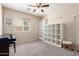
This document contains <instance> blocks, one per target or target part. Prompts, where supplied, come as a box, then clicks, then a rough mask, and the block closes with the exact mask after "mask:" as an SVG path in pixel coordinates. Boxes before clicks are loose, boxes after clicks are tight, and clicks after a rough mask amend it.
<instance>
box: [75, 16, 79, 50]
mask: <svg viewBox="0 0 79 59" xmlns="http://www.w3.org/2000/svg"><path fill="white" fill-rule="evenodd" d="M76 49H77V50H78V51H79V15H78V16H77V17H76Z"/></svg>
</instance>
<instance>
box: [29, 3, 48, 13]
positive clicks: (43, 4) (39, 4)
mask: <svg viewBox="0 0 79 59" xmlns="http://www.w3.org/2000/svg"><path fill="white" fill-rule="evenodd" d="M28 6H31V7H36V8H38V9H39V8H43V7H49V4H46V3H36V4H35V5H28ZM35 11H36V9H34V10H33V12H35ZM41 12H44V10H43V9H41Z"/></svg>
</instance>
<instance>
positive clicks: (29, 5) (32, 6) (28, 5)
mask: <svg viewBox="0 0 79 59" xmlns="http://www.w3.org/2000/svg"><path fill="white" fill-rule="evenodd" d="M28 6H31V7H36V6H35V5H28Z"/></svg>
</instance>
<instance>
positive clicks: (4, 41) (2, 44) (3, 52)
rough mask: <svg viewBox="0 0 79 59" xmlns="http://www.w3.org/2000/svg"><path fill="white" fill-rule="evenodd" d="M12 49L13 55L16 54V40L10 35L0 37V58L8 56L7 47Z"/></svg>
mask: <svg viewBox="0 0 79 59" xmlns="http://www.w3.org/2000/svg"><path fill="white" fill-rule="evenodd" d="M10 45H12V46H13V47H14V53H15V52H16V38H15V36H14V35H12V34H6V35H2V36H0V56H9V47H10Z"/></svg>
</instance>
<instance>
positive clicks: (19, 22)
mask: <svg viewBox="0 0 79 59" xmlns="http://www.w3.org/2000/svg"><path fill="white" fill-rule="evenodd" d="M29 22H30V21H29V20H28V19H26V18H17V19H16V20H15V29H16V31H19V32H24V31H26V32H28V31H29V27H30V26H29Z"/></svg>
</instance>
